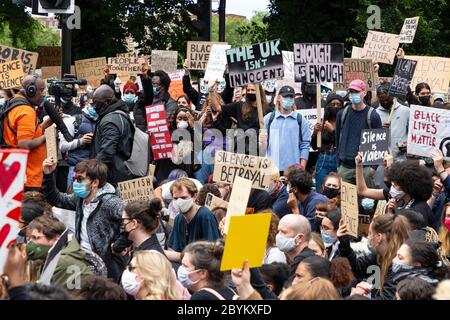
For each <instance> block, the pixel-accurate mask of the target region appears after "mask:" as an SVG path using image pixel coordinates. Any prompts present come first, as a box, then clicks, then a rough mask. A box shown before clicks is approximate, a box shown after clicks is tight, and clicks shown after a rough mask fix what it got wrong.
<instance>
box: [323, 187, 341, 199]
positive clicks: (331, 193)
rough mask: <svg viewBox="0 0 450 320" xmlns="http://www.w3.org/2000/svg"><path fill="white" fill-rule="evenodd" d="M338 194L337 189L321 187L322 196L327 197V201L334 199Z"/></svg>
mask: <svg viewBox="0 0 450 320" xmlns="http://www.w3.org/2000/svg"><path fill="white" fill-rule="evenodd" d="M339 193H340V190H339V189H334V188H329V187H323V191H322V194H323V195H324V196H325V197H327V198H328V199H333V198H336V197H337V196H338V195H339Z"/></svg>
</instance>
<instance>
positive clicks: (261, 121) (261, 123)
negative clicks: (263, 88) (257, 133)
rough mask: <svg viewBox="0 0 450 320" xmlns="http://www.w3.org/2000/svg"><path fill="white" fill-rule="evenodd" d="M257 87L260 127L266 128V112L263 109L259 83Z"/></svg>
mask: <svg viewBox="0 0 450 320" xmlns="http://www.w3.org/2000/svg"><path fill="white" fill-rule="evenodd" d="M255 87H256V108H257V109H258V120H259V128H260V129H264V114H263V110H262V102H261V95H260V90H259V83H257V84H255Z"/></svg>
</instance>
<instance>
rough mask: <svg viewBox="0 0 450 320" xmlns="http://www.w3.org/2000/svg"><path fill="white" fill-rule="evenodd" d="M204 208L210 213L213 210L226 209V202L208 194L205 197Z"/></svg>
mask: <svg viewBox="0 0 450 320" xmlns="http://www.w3.org/2000/svg"><path fill="white" fill-rule="evenodd" d="M205 207H207V208H208V209H209V210H211V211H212V210H213V209H215V208H228V202H226V201H225V200H223V199H222V198H219V197H216V196H215V195H213V194H212V193H208V194H207V195H206V201H205Z"/></svg>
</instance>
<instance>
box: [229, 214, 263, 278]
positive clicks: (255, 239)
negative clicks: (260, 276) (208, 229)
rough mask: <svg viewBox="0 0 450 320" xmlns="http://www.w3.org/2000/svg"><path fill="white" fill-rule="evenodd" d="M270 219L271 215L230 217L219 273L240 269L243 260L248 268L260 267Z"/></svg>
mask: <svg viewBox="0 0 450 320" xmlns="http://www.w3.org/2000/svg"><path fill="white" fill-rule="evenodd" d="M271 218H272V214H271V213H257V214H250V215H245V216H232V217H230V228H229V230H228V234H227V238H226V241H225V249H224V252H223V257H222V264H221V265H220V271H226V270H231V269H239V268H242V267H243V265H244V261H245V260H248V266H249V268H257V267H260V266H262V263H263V259H264V253H265V251H266V245H267V238H268V236H269V228H270V219H271Z"/></svg>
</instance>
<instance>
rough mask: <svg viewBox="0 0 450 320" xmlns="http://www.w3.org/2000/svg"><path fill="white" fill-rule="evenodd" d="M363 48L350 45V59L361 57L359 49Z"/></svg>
mask: <svg viewBox="0 0 450 320" xmlns="http://www.w3.org/2000/svg"><path fill="white" fill-rule="evenodd" d="M362 49H363V48H360V47H355V46H353V47H352V56H351V57H352V59H361V51H362Z"/></svg>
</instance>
